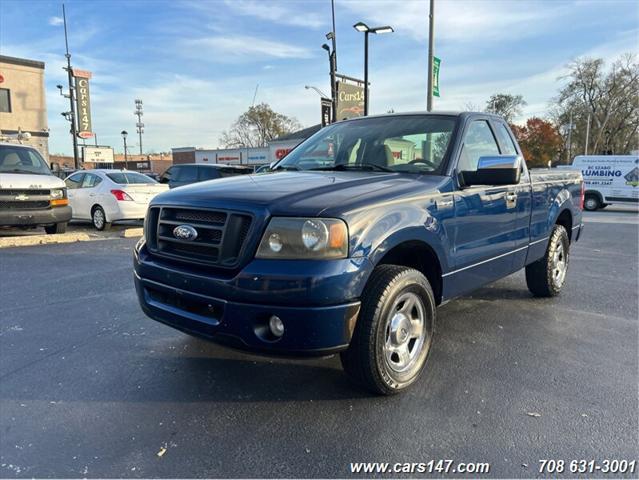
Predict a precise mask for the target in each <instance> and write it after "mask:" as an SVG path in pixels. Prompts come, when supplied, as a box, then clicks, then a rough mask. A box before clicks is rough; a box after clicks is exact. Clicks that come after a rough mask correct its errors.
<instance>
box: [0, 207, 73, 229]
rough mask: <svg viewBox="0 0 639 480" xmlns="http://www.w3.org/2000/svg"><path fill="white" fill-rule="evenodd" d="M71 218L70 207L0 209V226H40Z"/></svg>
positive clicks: (62, 221)
mask: <svg viewBox="0 0 639 480" xmlns="http://www.w3.org/2000/svg"><path fill="white" fill-rule="evenodd" d="M69 220H71V207H70V206H66V207H54V208H48V209H44V210H0V226H12V227H17V226H31V227H36V226H41V225H53V224H54V223H65V222H68V221H69Z"/></svg>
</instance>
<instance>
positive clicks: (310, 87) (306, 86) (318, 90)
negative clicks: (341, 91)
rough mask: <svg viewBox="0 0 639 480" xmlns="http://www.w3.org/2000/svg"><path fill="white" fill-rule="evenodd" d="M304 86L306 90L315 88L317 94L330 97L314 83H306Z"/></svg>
mask: <svg viewBox="0 0 639 480" xmlns="http://www.w3.org/2000/svg"><path fill="white" fill-rule="evenodd" d="M304 88H305V89H306V90H315V91H316V92H317V94H318V95H319V96H320V97H322V98H328V95H326V94H325V93H324V92H322V91H321V90H320V89H319V88H317V87H314V86H313V85H304Z"/></svg>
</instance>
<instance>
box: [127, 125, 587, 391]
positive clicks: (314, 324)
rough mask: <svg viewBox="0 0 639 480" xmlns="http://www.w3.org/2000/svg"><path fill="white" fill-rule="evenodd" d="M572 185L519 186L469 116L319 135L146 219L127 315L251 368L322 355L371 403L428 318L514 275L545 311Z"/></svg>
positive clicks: (415, 358) (570, 212)
mask: <svg viewBox="0 0 639 480" xmlns="http://www.w3.org/2000/svg"><path fill="white" fill-rule="evenodd" d="M583 201H584V189H583V179H582V176H581V173H579V172H576V171H569V170H546V169H543V170H542V169H539V170H529V169H528V168H527V167H526V164H525V162H524V160H523V158H522V154H521V150H520V148H519V146H518V145H517V142H516V140H515V138H514V136H513V134H512V132H511V131H510V128H509V127H508V124H507V123H506V122H504V120H503V119H502V118H500V117H498V116H495V115H490V114H486V113H468V112H464V113H437V114H432V113H428V114H426V113H415V114H392V115H384V116H377V117H365V118H358V119H351V120H347V121H343V122H338V123H335V124H332V125H330V126H328V127H326V128H323V129H322V130H320V131H319V132H318V133H316V134H315V135H313V136H312V137H310V138H309V139H307V140H306V141H304V142H303V143H301V144H300V145H299V146H298V147H296V148H295V149H294V150H293V151H292V152H290V153H289V154H288V155H287V156H286V157H285V158H284V159H282V160H281V161H280V162H279V163H278V164H277V165H276V166H275V167H274V171H273V172H272V173H267V174H263V175H242V176H239V177H234V178H228V179H223V180H216V181H215V182H204V183H199V184H195V185H191V186H186V187H181V188H178V189H175V190H172V191H170V192H166V193H162V194H160V195H158V196H157V197H155V199H154V200H153V201H152V202H151V205H150V207H149V211H148V214H147V217H146V221H145V233H144V237H143V238H142V239H141V240H140V242H139V243H138V244H137V245H136V248H135V252H134V267H135V286H136V290H137V294H138V298H139V301H140V305H141V306H142V309H143V310H144V312H145V313H146V314H147V315H148V316H149V317H151V318H153V319H155V320H158V321H160V322H162V323H165V324H167V325H170V326H172V327H174V328H176V329H178V330H181V331H183V332H186V333H188V334H192V335H195V336H198V337H203V338H206V339H210V340H213V341H216V342H219V343H224V344H227V345H230V346H234V347H239V348H242V349H246V350H250V351H253V352H261V353H264V354H276V355H329V354H333V353H337V352H339V353H340V357H341V361H342V365H343V367H344V369H345V370H346V372H347V373H348V374H349V375H350V376H351V377H352V378H353V379H354V380H356V381H357V382H358V383H360V384H361V385H363V386H364V387H366V388H368V389H371V390H373V391H375V392H378V393H381V394H393V393H397V392H400V391H402V390H403V389H405V388H407V387H408V386H410V385H411V384H412V383H414V382H415V381H416V379H417V378H418V376H419V374H420V372H421V371H422V369H423V367H424V364H425V362H426V359H427V357H428V353H429V351H430V349H431V346H432V342H433V338H434V337H433V336H434V332H435V319H436V307H437V306H438V305H440V304H442V303H444V302H447V301H449V300H451V299H453V298H455V297H459V296H460V295H464V294H466V293H469V292H471V291H473V290H475V289H477V288H478V287H481V286H482V285H485V284H487V283H490V282H492V281H495V280H497V279H499V278H502V277H505V276H507V275H510V274H511V273H514V272H516V271H518V270H520V269H523V268H525V269H526V283H527V285H528V288H529V290H530V291H531V292H532V294H533V295H535V296H541V297H551V296H554V295H557V294H558V293H559V292H560V291H561V289H562V286H563V285H564V282H565V280H566V271H567V268H568V258H569V250H570V245H571V243H572V242H575V241H577V240H578V239H579V236H580V235H581V232H582V230H583V224H582V206H583Z"/></svg>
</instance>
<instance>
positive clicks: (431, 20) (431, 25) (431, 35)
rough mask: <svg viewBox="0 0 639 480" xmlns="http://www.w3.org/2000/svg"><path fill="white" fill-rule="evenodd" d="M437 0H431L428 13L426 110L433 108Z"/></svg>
mask: <svg viewBox="0 0 639 480" xmlns="http://www.w3.org/2000/svg"><path fill="white" fill-rule="evenodd" d="M434 48H435V0H430V13H429V15H428V86H427V88H428V95H427V96H426V110H427V111H429V112H431V111H432V110H433V57H434V55H435V53H434V51H433V49H434Z"/></svg>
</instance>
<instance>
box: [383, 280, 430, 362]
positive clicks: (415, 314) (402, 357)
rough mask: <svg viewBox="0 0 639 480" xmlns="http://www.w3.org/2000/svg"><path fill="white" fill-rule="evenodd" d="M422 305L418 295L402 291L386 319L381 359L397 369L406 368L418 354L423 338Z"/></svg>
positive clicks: (423, 319)
mask: <svg viewBox="0 0 639 480" xmlns="http://www.w3.org/2000/svg"><path fill="white" fill-rule="evenodd" d="M425 311H426V309H425V308H424V303H423V302H422V300H421V298H420V297H419V296H418V295H417V294H415V293H412V292H405V293H403V294H401V295H400V296H399V297H397V299H396V300H395V303H394V304H393V307H392V308H391V311H390V313H389V314H388V317H387V319H386V332H385V333H386V336H385V342H384V360H385V362H386V365H387V366H388V367H389V368H390V369H391V370H393V371H394V372H397V373H403V372H406V371H408V370H410V369H411V368H412V367H413V366H414V365H415V364H416V363H417V360H418V359H419V358H420V354H421V352H422V350H423V348H424V344H425V340H426V335H427V332H426V325H425V323H426V314H425Z"/></svg>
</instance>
